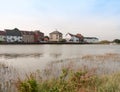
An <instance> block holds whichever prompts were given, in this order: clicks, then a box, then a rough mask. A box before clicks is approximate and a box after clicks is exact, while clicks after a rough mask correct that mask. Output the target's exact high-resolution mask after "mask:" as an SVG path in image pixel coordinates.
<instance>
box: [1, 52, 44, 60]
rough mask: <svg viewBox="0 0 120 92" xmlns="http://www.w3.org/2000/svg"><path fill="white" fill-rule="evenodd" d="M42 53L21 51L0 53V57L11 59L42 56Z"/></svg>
mask: <svg viewBox="0 0 120 92" xmlns="http://www.w3.org/2000/svg"><path fill="white" fill-rule="evenodd" d="M42 56H43V53H21V54H16V53H3V54H0V57H4V58H6V59H13V58H24V57H25V58H30V57H31V58H39V57H42Z"/></svg>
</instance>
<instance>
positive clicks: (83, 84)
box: [16, 68, 120, 92]
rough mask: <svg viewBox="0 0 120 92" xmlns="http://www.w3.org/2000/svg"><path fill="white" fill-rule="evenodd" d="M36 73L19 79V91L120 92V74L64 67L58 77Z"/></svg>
mask: <svg viewBox="0 0 120 92" xmlns="http://www.w3.org/2000/svg"><path fill="white" fill-rule="evenodd" d="M36 76H37V75H36V74H30V75H29V76H28V75H27V77H26V79H25V80H21V79H18V81H17V84H16V86H17V88H18V90H19V92H120V83H119V81H120V74H113V75H104V76H103V75H101V76H98V75H96V74H94V72H93V71H89V70H77V71H75V70H72V69H68V68H65V69H62V70H61V74H60V75H59V76H58V77H57V78H56V77H53V78H51V79H45V80H44V79H42V78H41V77H40V76H39V79H38V78H37V77H36Z"/></svg>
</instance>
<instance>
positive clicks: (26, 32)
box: [20, 30, 34, 35]
mask: <svg viewBox="0 0 120 92" xmlns="http://www.w3.org/2000/svg"><path fill="white" fill-rule="evenodd" d="M20 32H21V34H22V35H34V32H32V31H24V30H20Z"/></svg>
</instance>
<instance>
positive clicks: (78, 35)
mask: <svg viewBox="0 0 120 92" xmlns="http://www.w3.org/2000/svg"><path fill="white" fill-rule="evenodd" d="M67 34H69V35H70V36H74V37H77V38H83V36H82V35H81V34H77V35H74V34H71V33H67ZM67 34H66V35H67Z"/></svg>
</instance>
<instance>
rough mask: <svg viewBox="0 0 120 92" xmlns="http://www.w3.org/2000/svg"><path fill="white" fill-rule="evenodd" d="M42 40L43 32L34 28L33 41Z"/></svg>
mask: <svg viewBox="0 0 120 92" xmlns="http://www.w3.org/2000/svg"><path fill="white" fill-rule="evenodd" d="M43 40H44V33H42V32H40V31H39V30H36V31H35V32H34V42H35V43H39V42H41V41H43Z"/></svg>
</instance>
